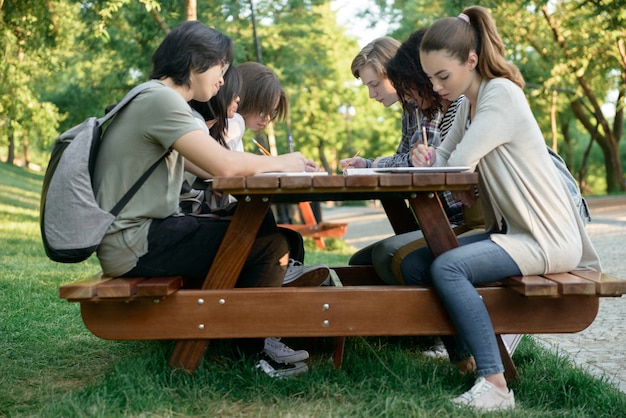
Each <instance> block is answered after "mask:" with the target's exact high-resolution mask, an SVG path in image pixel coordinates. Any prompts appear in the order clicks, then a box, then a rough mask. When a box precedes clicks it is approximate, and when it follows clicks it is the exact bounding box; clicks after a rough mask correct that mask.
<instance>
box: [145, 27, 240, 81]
mask: <svg viewBox="0 0 626 418" xmlns="http://www.w3.org/2000/svg"><path fill="white" fill-rule="evenodd" d="M233 55H234V48H233V41H232V40H231V39H230V38H229V37H228V36H226V35H223V34H221V33H220V32H218V31H216V30H215V29H212V28H209V27H208V26H206V25H205V24H203V23H200V22H198V21H197V20H188V21H185V22H183V23H181V24H180V25H178V26H176V27H175V28H174V29H172V30H171V31H170V33H168V34H167V35H166V36H165V39H163V42H162V43H161V45H159V47H158V48H157V49H156V51H154V54H153V55H152V73H151V74H150V78H152V79H157V80H160V79H162V78H165V77H170V78H171V79H172V80H173V81H174V83H175V84H176V85H178V86H189V85H190V84H189V77H190V74H191V71H192V70H194V71H197V72H198V73H203V72H205V71H206V70H208V69H209V68H210V67H213V66H214V65H219V64H231V63H232V61H233Z"/></svg>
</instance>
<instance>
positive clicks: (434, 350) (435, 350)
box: [422, 342, 448, 358]
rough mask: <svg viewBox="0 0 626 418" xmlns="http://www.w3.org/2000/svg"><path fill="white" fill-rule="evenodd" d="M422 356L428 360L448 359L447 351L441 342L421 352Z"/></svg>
mask: <svg viewBox="0 0 626 418" xmlns="http://www.w3.org/2000/svg"><path fill="white" fill-rule="evenodd" d="M422 355H423V356H426V357H430V358H448V350H446V346H444V345H443V343H442V342H439V343H437V344H435V345H433V346H432V347H430V348H429V349H428V350H425V351H422Z"/></svg>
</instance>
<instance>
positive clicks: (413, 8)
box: [0, 0, 626, 417]
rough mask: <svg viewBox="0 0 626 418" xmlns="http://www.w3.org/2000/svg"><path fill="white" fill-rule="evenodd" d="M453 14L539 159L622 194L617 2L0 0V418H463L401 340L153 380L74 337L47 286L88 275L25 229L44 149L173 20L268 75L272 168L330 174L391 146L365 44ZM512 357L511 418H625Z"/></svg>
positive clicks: (625, 56) (436, 369) (547, 359)
mask: <svg viewBox="0 0 626 418" xmlns="http://www.w3.org/2000/svg"><path fill="white" fill-rule="evenodd" d="M354 3H358V4H359V6H360V7H358V8H355V9H356V13H358V15H355V16H354V17H353V19H351V20H348V21H347V22H346V18H345V17H343V18H340V19H339V21H340V22H343V23H342V24H338V23H336V22H337V21H338V20H337V17H338V15H341V13H342V9H340V8H339V9H338V7H348V6H347V5H348V4H349V5H350V7H353V6H354ZM470 4H481V5H484V6H486V7H488V8H490V10H491V12H492V14H493V16H494V18H495V19H496V22H497V23H498V25H499V28H500V33H501V35H502V37H503V38H504V40H505V42H506V46H507V54H508V56H509V58H510V59H511V60H512V61H513V62H515V63H516V64H517V65H519V66H520V68H521V70H522V72H523V74H524V76H525V78H526V82H527V88H526V89H525V92H526V94H527V97H528V100H529V103H530V105H531V106H532V108H533V111H534V113H535V115H536V116H537V118H538V120H539V123H540V125H541V128H542V130H543V132H544V135H545V138H546V143H547V145H548V146H551V147H553V148H555V149H557V150H558V152H559V153H560V154H561V155H562V156H563V157H564V158H565V159H566V161H567V163H568V165H569V167H570V169H571V170H572V172H573V173H574V174H575V176H576V177H577V178H578V179H579V180H580V183H581V187H582V189H583V192H584V193H585V194H586V195H587V196H588V197H590V198H591V197H592V196H602V195H606V194H612V195H613V194H620V193H622V194H623V192H624V174H623V164H624V160H625V156H624V146H623V144H622V142H623V141H621V138H622V136H623V124H624V121H623V106H624V93H625V92H626V90H625V86H626V83H625V81H626V47H625V45H624V39H625V38H626V37H625V36H624V35H625V32H624V29H623V28H624V27H626V25H624V19H625V18H626V15H625V12H623V10H626V7H624V6H625V5H626V4H625V2H623V1H612V2H611V1H609V2H607V1H562V2H556V1H550V2H532V1H522V2H516V3H515V4H511V2H508V1H491V2H473V3H469V2H461V1H442V2H429V1H411V0H404V1H403V0H398V1H390V0H369V1H367V2H350V1H347V0H346V1H343V2H328V1H315V0H309V1H306V0H293V1H287V0H278V1H259V0H254V1H252V0H250V1H228V0H225V1H219V2H218V1H210V0H207V1H203V0H201V1H197V2H194V1H190V0H185V1H183V0H171V1H156V0H113V1H101V0H94V1H76V0H74V1H70V0H35V1H28V2H26V1H22V0H0V21H1V22H2V23H1V24H0V46H1V49H0V51H2V53H1V54H0V78H1V81H0V161H2V162H3V163H2V164H0V416H98V417H99V416H103V417H104V416H107V417H109V416H142V417H144V416H282V417H293V416H298V417H300V416H302V417H308V416H324V417H326V416H366V417H367V416H390V417H395V416H459V415H463V416H476V415H475V414H473V413H472V412H469V411H464V412H463V413H461V412H460V411H458V410H454V409H453V408H452V407H451V406H450V405H449V404H447V403H446V402H443V400H445V399H449V398H451V397H452V396H454V395H457V394H458V393H460V392H461V391H463V390H465V389H466V388H467V387H469V386H471V380H472V379H471V377H468V376H466V377H465V378H463V379H459V377H458V375H457V374H456V370H455V369H454V368H453V367H451V366H450V365H449V364H448V363H447V362H445V361H428V360H426V361H424V359H422V358H421V357H420V354H419V353H420V350H421V349H422V348H423V344H425V342H424V341H423V340H420V339H415V338H408V337H406V338H358V339H356V338H355V339H349V343H348V347H347V352H346V358H345V362H344V369H343V370H340V371H338V370H335V369H333V368H332V366H330V365H329V364H328V363H327V359H328V357H329V356H330V350H329V346H328V343H327V342H325V341H319V342H318V345H316V346H315V347H313V348H315V350H311V352H312V359H311V371H310V372H309V373H307V374H306V375H304V376H301V377H300V378H298V379H293V380H286V381H276V380H270V379H267V378H266V377H265V376H263V375H261V374H259V373H257V372H256V371H255V370H253V369H252V368H251V367H249V366H248V365H246V364H240V363H236V362H233V361H232V360H231V359H230V358H229V356H228V349H227V347H228V346H227V345H225V343H223V342H220V341H214V342H212V344H211V346H210V350H209V353H208V354H207V359H206V361H204V362H203V364H202V366H201V368H200V369H199V370H198V372H197V373H196V374H195V375H193V376H189V375H186V374H184V373H178V372H174V371H172V370H169V369H168V368H167V365H166V363H167V358H168V357H169V354H170V352H171V350H172V346H173V345H172V343H171V342H167V341H165V342H155V341H146V342H141V341H126V342H118V341H104V340H101V339H98V338H97V337H95V336H93V335H92V334H90V333H89V331H87V330H86V329H85V327H84V325H83V324H82V321H81V318H80V312H79V306H78V304H75V303H67V302H66V301H63V300H60V299H59V298H58V287H59V285H61V284H63V283H66V282H69V281H73V280H77V279H79V278H82V277H85V276H88V275H90V274H92V273H94V272H95V271H97V270H98V263H97V260H95V259H94V258H93V257H92V258H91V259H89V260H87V261H85V262H83V263H79V264H76V265H60V264H57V263H52V262H51V261H50V260H48V259H47V258H46V256H45V254H44V252H43V248H42V246H41V239H40V235H39V230H38V215H39V213H38V209H39V193H40V191H41V180H42V177H43V172H42V170H43V169H45V166H46V164H47V161H48V157H49V152H50V149H51V146H52V143H53V141H54V138H55V137H56V136H57V135H58V133H59V132H62V131H64V130H66V129H67V128H69V127H71V126H73V125H75V124H76V123H78V122H80V121H82V120H84V119H85V118H87V117H89V116H93V115H101V114H102V113H103V109H104V107H105V106H106V105H108V104H111V103H114V102H116V101H118V100H119V99H120V98H121V97H122V96H123V94H124V93H125V92H126V91H127V90H128V89H129V88H130V87H131V86H133V85H135V84H138V83H139V82H141V81H143V80H144V79H145V78H146V77H147V75H148V73H149V71H150V56H151V54H152V51H153V50H154V48H155V47H156V46H157V45H158V44H159V43H160V41H161V40H162V39H163V36H164V34H165V32H166V31H167V29H168V28H171V27H174V26H175V25H176V24H178V23H180V22H181V21H183V20H185V19H187V18H190V17H196V18H197V19H199V20H201V21H202V22H204V23H206V24H208V25H210V26H214V27H216V28H218V29H219V30H220V31H222V32H224V33H227V34H228V35H230V36H231V37H232V38H233V39H234V40H235V45H236V60H235V63H236V64H237V63H240V62H244V61H250V60H252V61H257V60H259V61H262V62H263V63H264V64H266V65H268V66H269V67H271V68H273V69H274V70H275V71H276V72H277V74H278V75H279V77H280V79H281V82H282V84H283V86H284V87H285V90H286V91H287V94H288V96H289V99H290V106H291V113H290V117H289V119H288V122H286V123H276V124H275V125H274V126H273V127H272V130H268V132H267V133H266V134H267V136H266V137H263V138H261V139H262V140H263V141H267V142H265V143H266V144H268V145H269V144H270V143H271V144H272V145H273V147H274V148H273V150H274V152H276V153H283V152H287V149H288V147H287V134H288V133H289V132H291V133H292V134H293V137H294V143H295V145H296V148H297V149H298V150H300V151H302V152H304V153H305V154H308V155H310V156H311V157H313V158H315V159H318V160H319V161H320V162H321V163H323V164H324V165H325V167H326V168H327V170H329V171H333V170H335V169H336V164H337V161H338V159H340V158H343V157H346V156H348V155H350V154H351V153H352V152H351V151H352V150H357V149H358V150H361V152H362V155H364V156H376V155H383V154H390V153H393V152H394V151H395V149H396V146H397V143H398V142H399V137H400V136H399V132H400V122H399V116H400V112H401V110H400V107H399V106H398V105H395V106H392V107H391V108H389V109H385V108H383V107H382V106H381V105H380V104H378V103H375V102H373V101H372V100H370V99H368V97H367V91H366V89H365V88H364V87H362V86H361V85H360V81H358V80H354V78H353V77H352V75H351V73H350V70H349V68H350V62H351V60H352V58H353V57H354V55H356V53H358V51H359V50H360V48H361V47H362V46H363V45H364V44H365V43H367V42H368V41H369V40H371V39H368V35H371V36H372V37H373V36H379V35H381V34H383V33H386V34H389V35H391V36H393V37H395V38H397V39H399V40H403V39H406V37H407V36H408V35H409V34H410V33H411V32H412V31H414V30H415V29H417V28H420V27H422V26H425V25H428V24H429V23H430V22H432V21H433V20H434V19H436V18H438V17H441V16H447V15H450V16H456V15H458V13H459V12H460V11H461V10H462V8H463V7H465V6H468V5H470ZM192 6H193V7H192ZM253 10H254V19H253V18H252V12H253ZM352 13H354V11H353V12H352ZM348 15H350V14H348ZM253 22H254V23H255V24H254V25H253ZM357 22H358V23H359V25H358V28H357V29H356V30H355V24H356V23H357ZM363 22H365V23H363ZM368 22H369V23H368ZM381 22H383V23H382V24H381ZM368 25H371V26H372V27H375V28H376V30H375V31H370V30H369V29H368ZM254 27H256V31H255V30H253V29H254ZM381 27H382V28H383V29H384V31H382V32H381ZM255 32H256V36H255V35H254V34H255ZM255 39H256V41H257V42H255ZM340 109H343V110H344V111H343V113H341V112H340ZM249 135H252V134H249ZM246 138H250V137H249V136H248V137H246ZM272 141H274V142H272ZM246 145H247V146H248V150H250V151H255V149H254V148H253V147H250V146H249V145H250V141H249V140H246ZM618 213H619V212H618ZM622 213H623V212H622ZM616 216H617V215H616ZM623 221H624V220H623V215H622V216H621V218H620V220H619V222H621V223H620V224H619V225H621V227H623ZM614 222H616V221H615V219H614V218H611V219H608V220H604V219H603V218H602V217H601V216H596V218H595V219H594V221H593V222H592V224H591V227H593V228H595V227H596V226H597V227H605V228H607V229H606V230H605V231H604V232H601V234H602V235H603V237H607V238H608V237H610V236H611V235H615V233H616V232H615V231H617V229H618V228H617V224H615V223H614ZM622 243H623V235H620V236H616V238H615V244H610V243H609V244H607V247H609V249H610V250H612V251H613V252H614V253H615V255H614V257H613V258H614V259H615V260H617V264H618V265H619V260H621V258H620V254H619V253H620V251H621V252H622V254H623V245H622ZM310 244H311V243H310V242H308V243H307V245H308V247H307V261H308V262H309V263H319V262H324V263H328V264H331V265H337V264H342V263H345V262H346V261H347V259H348V258H349V256H350V254H351V253H352V251H353V250H354V248H352V247H350V246H349V245H346V243H345V241H344V242H342V240H336V241H334V242H329V245H328V247H327V251H326V252H324V253H322V252H318V251H316V249H315V247H314V246H313V245H310ZM621 257H622V258H623V255H622V256H621ZM611 272H613V273H618V272H617V271H613V270H612V271H611ZM613 302H615V303H613V305H615V304H618V303H621V304H622V305H623V300H622V299H621V298H620V299H615V301H613ZM618 323H619V321H618ZM599 334H602V333H601V332H600V333H599ZM612 335H614V334H613V333H607V334H602V337H603V338H605V340H602V339H599V340H598V341H597V343H598V344H600V345H604V346H605V348H606V349H605V350H604V351H605V352H606V354H607V355H608V356H610V357H611V358H612V360H613V361H617V362H618V363H619V359H620V358H622V359H623V358H624V348H623V346H620V345H615V344H614V341H613V340H610V341H607V340H606V338H612V337H611V336H612ZM567 337H568V336H565V338H567ZM325 343H326V345H325ZM305 344H307V341H294V345H296V346H303V345H305ZM585 344H588V343H587V342H585ZM580 351H581V352H582V353H590V356H595V354H594V352H593V351H589V350H587V349H584V350H582V349H581V350H580ZM594 358H595V357H594ZM514 360H515V362H516V364H517V365H518V368H519V371H520V374H521V377H522V380H521V381H520V382H517V383H514V384H513V386H512V387H513V389H514V390H515V392H516V398H517V400H518V408H517V409H516V410H515V411H514V412H512V413H511V414H510V415H511V416H522V417H544V416H545V417H548V416H549V417H554V416H563V417H570V416H571V417H587V416H589V417H603V416H607V417H613V416H620V414H623V411H624V410H626V395H625V394H624V393H623V392H622V391H620V390H619V389H618V388H616V386H615V385H614V384H613V383H612V382H610V379H609V378H608V377H600V378H598V377H597V375H595V376H594V375H593V374H590V373H587V371H586V370H584V369H581V368H580V367H577V365H576V364H574V363H573V362H572V361H571V359H570V358H569V357H567V356H565V355H563V353H562V352H559V351H558V350H557V351H556V352H555V351H551V350H545V349H544V348H543V347H542V346H541V345H540V344H537V342H536V340H535V339H533V338H530V337H526V338H524V340H523V341H522V343H521V345H520V347H519V348H518V350H517V351H516V353H515V356H514Z"/></svg>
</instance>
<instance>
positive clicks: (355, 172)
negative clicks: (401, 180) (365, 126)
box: [344, 167, 471, 176]
mask: <svg viewBox="0 0 626 418" xmlns="http://www.w3.org/2000/svg"><path fill="white" fill-rule="evenodd" d="M470 169H471V167H381V168H348V169H346V170H344V174H346V175H348V176H351V175H365V174H381V173H460V172H463V171H469V170H470Z"/></svg>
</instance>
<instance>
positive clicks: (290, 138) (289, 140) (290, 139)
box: [287, 132, 293, 152]
mask: <svg viewBox="0 0 626 418" xmlns="http://www.w3.org/2000/svg"><path fill="white" fill-rule="evenodd" d="M287 142H288V143H289V152H293V136H292V135H291V132H289V134H288V135H287Z"/></svg>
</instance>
